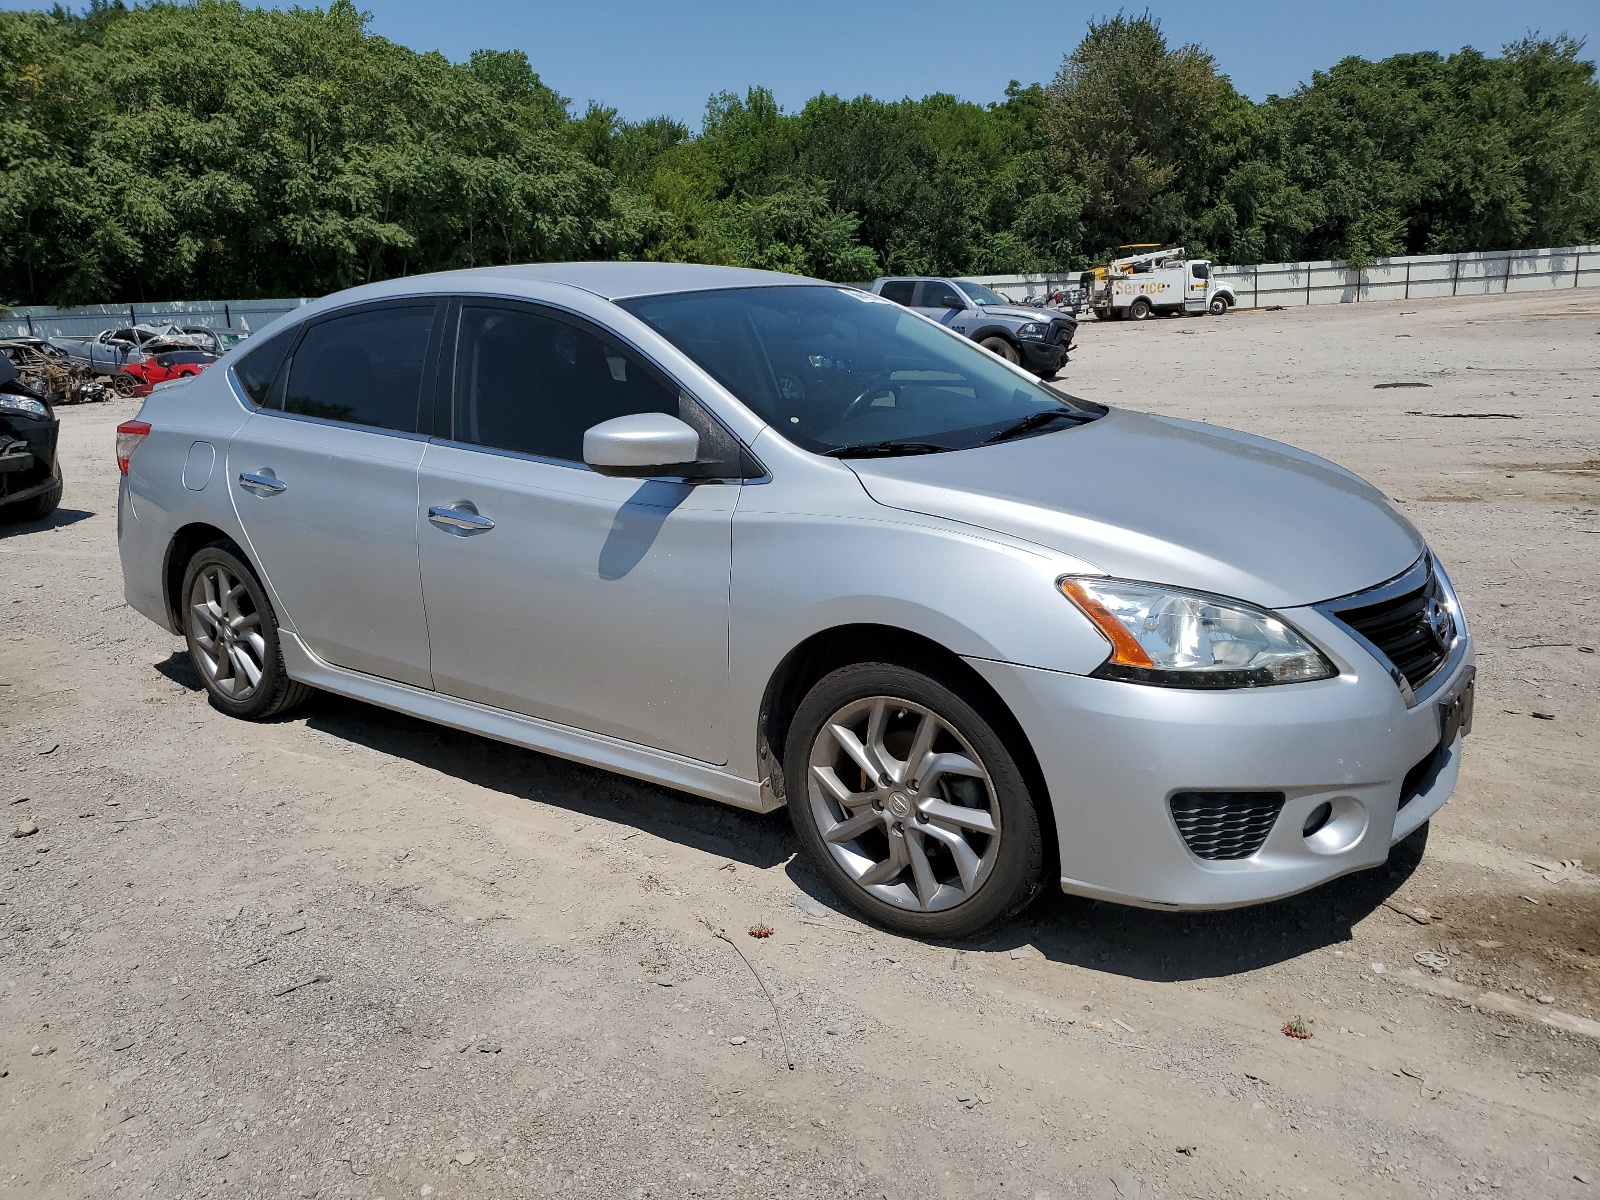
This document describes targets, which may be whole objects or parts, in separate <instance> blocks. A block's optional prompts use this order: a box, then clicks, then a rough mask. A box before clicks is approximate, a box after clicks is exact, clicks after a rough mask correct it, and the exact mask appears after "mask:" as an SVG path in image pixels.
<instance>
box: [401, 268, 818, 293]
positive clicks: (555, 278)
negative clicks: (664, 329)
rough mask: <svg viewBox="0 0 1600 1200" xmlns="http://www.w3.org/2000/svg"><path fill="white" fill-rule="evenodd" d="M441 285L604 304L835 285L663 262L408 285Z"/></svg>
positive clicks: (484, 271) (446, 276) (491, 272)
mask: <svg viewBox="0 0 1600 1200" xmlns="http://www.w3.org/2000/svg"><path fill="white" fill-rule="evenodd" d="M445 280H449V281H451V282H452V283H456V284H467V283H471V284H479V283H482V284H491V285H492V284H495V283H499V284H504V283H506V282H507V281H512V280H526V281H528V282H530V283H563V284H566V285H568V286H569V287H577V288H582V289H583V290H584V291H586V292H592V293H594V294H595V295H596V296H599V297H601V298H602V299H605V300H625V299H629V298H632V297H636V296H661V295H666V294H668V293H672V292H703V291H711V290H713V289H716V288H747V287H786V286H793V285H795V284H824V285H826V286H838V285H828V284H827V281H826V280H821V279H810V278H807V277H805V276H803V275H789V274H785V273H784V272H781V271H755V270H751V269H749V268H746V267H714V266H706V265H704V264H701V263H665V262H572V263H527V264H520V265H516V266H509V267H470V268H467V269H466V270H461V271H442V272H439V273H438V274H435V275H417V276H412V277H411V278H410V279H409V280H407V282H408V283H413V284H416V285H417V288H416V290H418V291H428V290H437V288H438V286H439V284H440V283H441V282H443V281H445Z"/></svg>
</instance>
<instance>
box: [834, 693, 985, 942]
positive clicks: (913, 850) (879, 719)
mask: <svg viewBox="0 0 1600 1200" xmlns="http://www.w3.org/2000/svg"><path fill="white" fill-rule="evenodd" d="M807 791H808V797H807V798H808V800H809V802H810V805H811V811H812V814H813V816H814V817H815V818H816V825H817V830H818V832H819V833H821V835H822V840H823V842H824V844H825V845H826V846H827V848H828V851H829V853H830V854H831V855H832V856H833V858H834V861H835V862H837V863H838V864H839V866H840V867H841V868H842V869H843V870H844V872H845V873H846V874H847V875H848V876H849V877H850V878H851V879H852V880H853V881H854V882H855V883H856V884H857V885H858V886H860V887H861V888H862V889H863V890H865V891H866V892H868V893H870V894H871V895H873V896H876V897H877V898H879V899H881V900H884V901H886V902H888V903H890V904H893V905H895V906H897V907H899V908H904V909H910V910H913V911H917V912H937V911H941V910H943V909H948V908H953V907H954V906H956V905H958V904H960V903H962V902H963V901H966V900H969V899H971V898H972V897H973V896H975V895H976V894H977V893H978V891H979V889H981V888H982V887H983V885H984V883H985V881H987V879H988V878H989V875H990V873H991V872H992V871H993V869H994V865H995V859H996V857H997V856H998V854H999V850H1000V836H1001V831H1000V804H999V800H998V797H997V796H996V794H995V788H994V784H993V781H992V780H991V779H990V777H989V772H988V771H987V770H986V769H985V767H984V765H983V761H982V759H981V758H979V756H978V755H977V754H976V753H975V752H974V751H973V749H972V747H971V746H970V745H969V744H968V742H967V741H966V739H965V738H963V737H962V736H961V734H960V733H959V732H957V730H956V729H955V728H954V726H952V725H951V724H950V723H949V722H948V721H946V720H945V719H944V718H943V717H941V716H939V715H938V714H937V713H935V712H933V711H932V710H931V709H929V708H926V707H924V706H922V705H919V704H914V703H912V702H911V701H908V700H901V699H897V698H895V697H892V696H869V697H866V698H864V699H861V700H856V701H853V702H852V703H850V704H847V705H845V706H844V707H843V708H841V709H839V710H838V711H837V712H835V713H834V714H833V715H832V716H831V717H829V718H828V720H827V721H826V722H824V723H823V726H822V728H821V730H820V731H819V732H818V734H817V736H816V739H815V741H814V742H813V743H812V747H811V754H810V757H809V760H808V763H807Z"/></svg>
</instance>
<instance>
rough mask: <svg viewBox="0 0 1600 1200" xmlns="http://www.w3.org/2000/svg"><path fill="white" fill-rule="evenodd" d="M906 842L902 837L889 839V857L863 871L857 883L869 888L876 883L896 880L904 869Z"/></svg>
mask: <svg viewBox="0 0 1600 1200" xmlns="http://www.w3.org/2000/svg"><path fill="white" fill-rule="evenodd" d="M905 847H906V841H905V838H903V837H891V838H890V839H889V857H888V858H886V859H884V860H883V861H882V862H880V863H874V864H873V865H872V866H871V867H868V868H867V869H866V870H865V871H863V872H862V873H861V875H860V877H859V878H858V879H857V882H858V883H860V884H861V885H862V886H863V887H871V886H872V885H874V884H878V883H888V882H889V881H890V880H892V879H898V878H899V877H900V872H902V871H904V870H905V869H906V848H905Z"/></svg>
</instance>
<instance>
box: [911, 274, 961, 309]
mask: <svg viewBox="0 0 1600 1200" xmlns="http://www.w3.org/2000/svg"><path fill="white" fill-rule="evenodd" d="M917 306H918V307H919V308H965V307H966V306H967V302H966V301H965V300H963V299H962V298H961V293H959V292H957V291H956V290H955V288H953V287H951V286H950V285H949V284H948V283H941V282H939V281H938V280H930V281H929V282H927V283H925V284H923V285H922V299H921V300H919V301H917Z"/></svg>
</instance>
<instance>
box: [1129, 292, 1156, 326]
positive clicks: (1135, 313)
mask: <svg viewBox="0 0 1600 1200" xmlns="http://www.w3.org/2000/svg"><path fill="white" fill-rule="evenodd" d="M1150 313H1151V306H1150V301H1148V300H1146V299H1145V298H1144V297H1143V296H1136V297H1134V301H1133V303H1132V304H1130V305H1128V317H1129V319H1130V320H1134V321H1143V320H1146V319H1147V318H1148V317H1149V316H1150Z"/></svg>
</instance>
